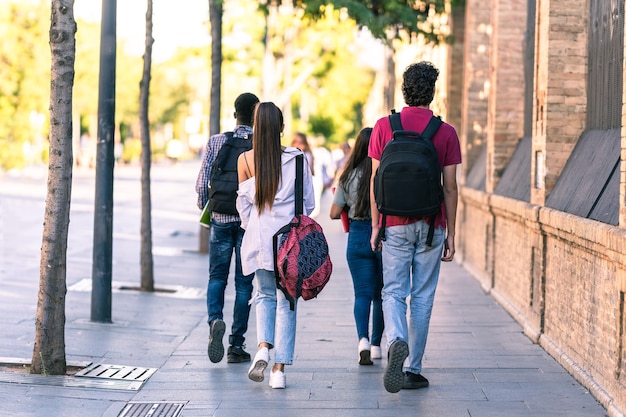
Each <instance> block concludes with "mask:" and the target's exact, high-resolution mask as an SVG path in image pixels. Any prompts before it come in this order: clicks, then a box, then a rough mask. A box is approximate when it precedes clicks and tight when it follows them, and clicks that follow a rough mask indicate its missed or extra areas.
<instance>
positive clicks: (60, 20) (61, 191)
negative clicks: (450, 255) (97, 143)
mask: <svg viewBox="0 0 626 417" xmlns="http://www.w3.org/2000/svg"><path fill="white" fill-rule="evenodd" d="M73 8H74V6H73V0H52V3H51V21H50V50H51V52H52V61H51V78H50V159H49V164H48V192H47V196H46V211H45V215H44V228H43V236H42V244H41V264H40V280H39V294H38V297H37V314H36V317H35V343H34V348H33V357H32V361H31V368H30V372H31V373H33V374H45V375H63V374H65V372H66V371H67V363H66V359H65V295H66V292H67V287H66V273H67V263H66V262H67V235H68V226H69V222H70V200H71V195H72V89H73V86H74V59H75V57H76V38H75V34H76V22H75V21H74V10H73Z"/></svg>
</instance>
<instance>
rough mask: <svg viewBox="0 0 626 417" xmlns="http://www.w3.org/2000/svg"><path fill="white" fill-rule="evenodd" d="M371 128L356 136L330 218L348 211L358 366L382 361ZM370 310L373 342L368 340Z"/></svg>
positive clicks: (348, 251)
mask: <svg viewBox="0 0 626 417" xmlns="http://www.w3.org/2000/svg"><path fill="white" fill-rule="evenodd" d="M371 133H372V128H370V127H366V128H364V129H362V130H361V131H360V132H359V135H358V136H357V138H356V142H355V144H354V150H352V152H351V154H350V156H349V157H348V160H347V162H346V163H345V165H344V170H343V172H342V173H341V176H340V177H339V181H338V183H337V188H336V190H335V195H334V197H333V203H332V205H331V207H330V218H331V219H339V218H340V217H341V212H342V211H344V210H347V211H348V218H349V232H348V244H347V248H346V259H347V261H348V267H349V268H350V274H351V275H352V285H353V287H354V321H355V322H356V331H357V336H358V340H359V342H358V358H359V365H372V364H373V362H372V359H380V358H381V356H382V355H381V349H380V343H381V338H382V334H383V327H384V325H383V309H382V298H381V290H382V286H383V272H382V264H381V254H380V251H373V250H372V248H371V246H370V239H371V235H372V215H371V209H370V177H371V175H372V161H371V159H370V158H369V157H368V156H367V149H368V146H369V142H370V135H371ZM370 310H371V316H372V338H371V339H370V333H369V326H370Z"/></svg>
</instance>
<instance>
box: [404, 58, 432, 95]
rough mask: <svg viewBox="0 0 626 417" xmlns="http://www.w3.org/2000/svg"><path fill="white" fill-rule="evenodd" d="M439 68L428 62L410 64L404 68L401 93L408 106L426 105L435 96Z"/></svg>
mask: <svg viewBox="0 0 626 417" xmlns="http://www.w3.org/2000/svg"><path fill="white" fill-rule="evenodd" d="M438 76H439V70H438V69H437V68H435V66H434V65H433V64H431V63H430V62H426V61H422V62H418V63H417V64H411V65H409V66H408V67H407V69H406V70H404V75H403V81H402V95H403V96H404V101H405V102H406V104H407V105H409V106H428V105H429V104H430V103H431V102H432V101H433V98H434V97H435V82H436V81H437V77H438Z"/></svg>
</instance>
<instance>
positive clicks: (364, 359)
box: [359, 337, 374, 365]
mask: <svg viewBox="0 0 626 417" xmlns="http://www.w3.org/2000/svg"><path fill="white" fill-rule="evenodd" d="M373 364H374V362H372V359H371V357H370V341H369V340H367V339H366V338H365V337H363V338H362V339H361V340H359V365H373Z"/></svg>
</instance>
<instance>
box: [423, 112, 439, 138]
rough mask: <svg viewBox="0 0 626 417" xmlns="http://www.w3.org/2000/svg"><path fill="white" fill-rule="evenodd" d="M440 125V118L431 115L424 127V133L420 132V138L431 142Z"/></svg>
mask: <svg viewBox="0 0 626 417" xmlns="http://www.w3.org/2000/svg"><path fill="white" fill-rule="evenodd" d="M442 124H443V121H442V120H441V117H439V116H435V115H433V116H432V117H431V118H430V120H429V121H428V124H427V125H426V127H425V128H424V131H423V132H422V137H423V138H424V139H426V140H431V139H432V138H433V136H435V133H437V130H439V127H440V126H441V125H442Z"/></svg>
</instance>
